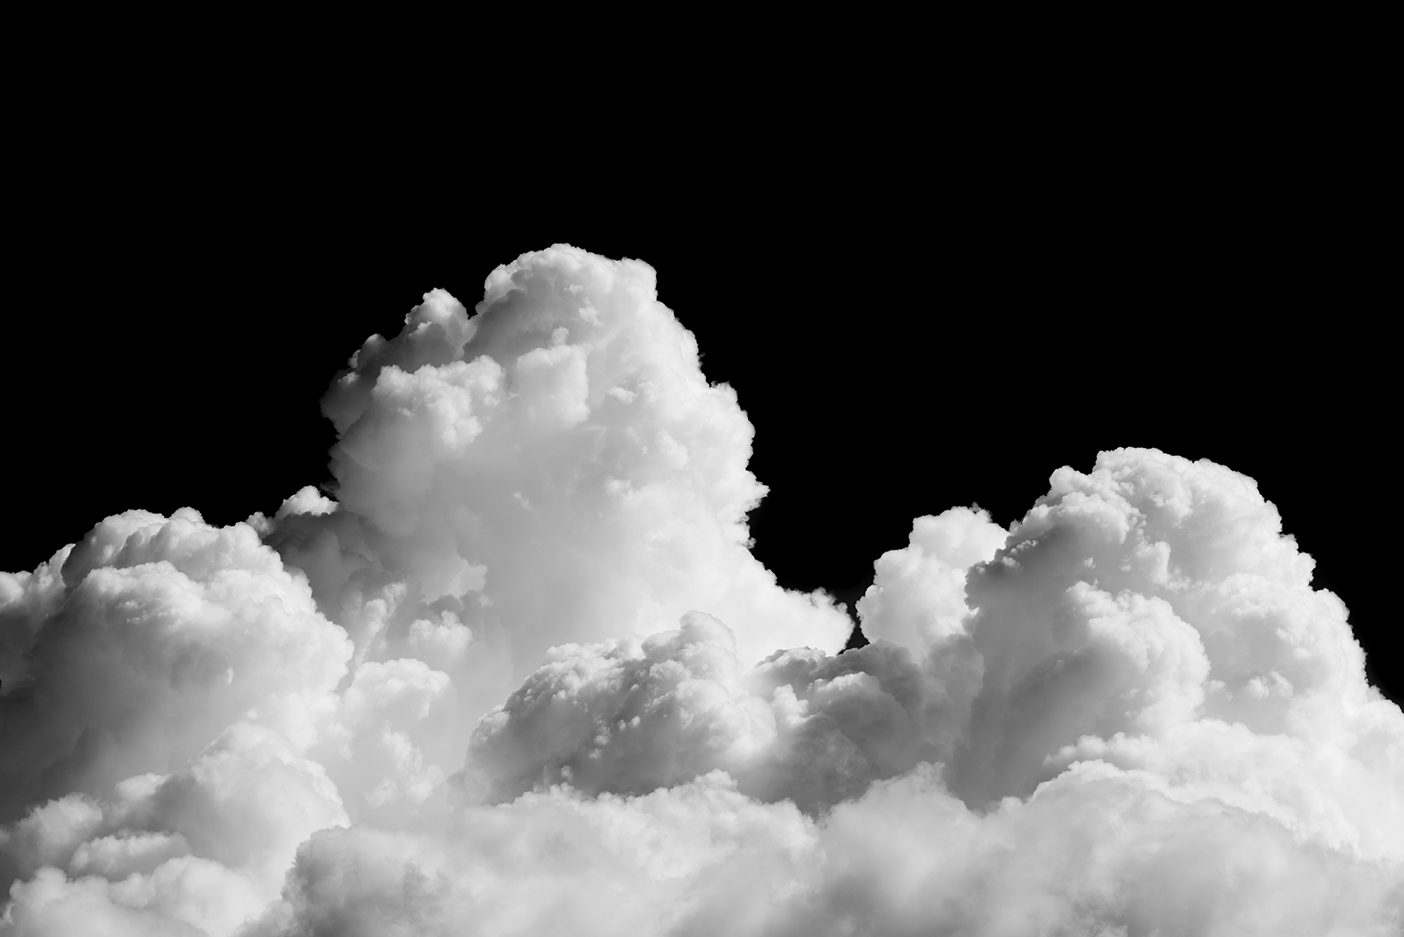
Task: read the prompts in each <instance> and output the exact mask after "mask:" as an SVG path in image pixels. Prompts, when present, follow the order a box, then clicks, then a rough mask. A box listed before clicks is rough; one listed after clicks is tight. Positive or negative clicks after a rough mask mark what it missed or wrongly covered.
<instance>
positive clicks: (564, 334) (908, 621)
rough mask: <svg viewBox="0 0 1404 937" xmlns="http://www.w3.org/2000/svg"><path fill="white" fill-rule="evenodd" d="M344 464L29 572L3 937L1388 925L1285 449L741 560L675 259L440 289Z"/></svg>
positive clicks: (735, 506) (6, 693)
mask: <svg viewBox="0 0 1404 937" xmlns="http://www.w3.org/2000/svg"><path fill="white" fill-rule="evenodd" d="M323 409H324V412H325V413H326V415H327V416H328V418H329V419H330V420H331V421H332V422H333V424H334V426H335V428H336V430H337V433H338V442H337V444H336V447H335V449H334V450H333V453H332V472H333V476H334V484H333V486H332V487H331V489H330V494H331V496H330V497H329V496H328V495H327V494H323V493H321V492H319V491H317V490H316V489H315V488H310V487H308V488H304V489H302V490H300V491H298V492H296V493H295V494H293V495H292V496H290V497H289V498H288V499H287V500H286V501H285V502H284V503H283V504H282V505H281V506H280V507H278V508H277V510H276V511H274V512H273V513H272V514H271V515H264V514H255V515H253V516H251V517H250V518H249V520H248V521H247V522H245V523H241V524H234V525H232V526H229V527H224V528H219V527H214V526H211V525H209V524H206V523H205V522H204V520H203V519H202V518H201V517H200V515H199V514H198V513H197V512H195V511H193V510H190V509H185V510H182V511H178V512H176V513H175V514H174V515H172V516H171V517H162V516H159V515H154V514H150V513H147V512H142V511H131V512H128V513H126V514H121V515H117V516H115V517H111V518H108V519H106V520H104V521H103V522H101V523H100V524H98V525H97V526H96V527H95V528H94V529H93V530H92V531H91V532H90V533H89V535H88V536H87V537H86V538H85V539H84V540H83V541H82V542H81V543H78V544H75V545H71V546H69V547H65V548H64V549H63V550H61V551H59V552H58V553H57V554H55V555H54V556H53V557H52V558H51V559H50V560H49V561H48V562H46V563H43V564H41V565H40V566H39V567H38V568H37V569H35V570H34V571H33V572H30V573H18V574H6V575H3V576H0V679H3V685H0V716H3V721H0V752H3V761H0V879H3V882H4V883H5V884H6V885H7V887H8V895H9V897H8V902H7V904H6V905H5V908H4V912H3V917H0V935H6V937H8V935H16V937H18V935H58V934H64V935H68V934H75V933H83V934H117V935H124V934H163V935H164V934H172V935H184V937H190V935H193V937H201V935H205V937H215V935H219V937H312V935H316V937H330V935H337V937H348V935H349V937H354V935H360V934H364V935H377V937H379V935H398V934H403V935H436V934H444V935H448V934H454V935H459V934H493V935H528V934H543V933H564V932H569V933H578V934H601V935H605V934H621V933H630V934H658V935H665V934H666V935H698V937H700V935H710V934H718V933H725V934H734V935H774V937H780V935H800V934H805V935H810V934H814V935H829V934H832V935H855V934H891V935H906V934H912V935H916V934H931V933H940V934H973V935H989V937H1002V935H1009V937H1014V935H1028V934H1060V935H1061V934H1067V935H1074V934H1077V935H1082V934H1098V935H1128V937H1129V935H1133V934H1154V933H1161V934H1214V935H1220V934H1222V935H1229V934H1232V935H1253V934H1264V935H1266V934H1272V935H1280V934H1303V935H1307V934H1312V935H1315V934H1322V935H1325V934H1331V935H1380V937H1385V935H1397V934H1399V933H1401V931H1402V930H1404V714H1401V712H1400V710H1399V708H1398V707H1397V706H1395V705H1394V704H1393V703H1391V702H1389V701H1388V700H1386V699H1384V698H1383V697H1382V696H1381V695H1380V694H1379V693H1378V692H1377V691H1376V690H1374V689H1373V688H1372V687H1370V686H1369V684H1368V682H1367V680H1366V678H1365V671H1364V657H1363V654H1362V652H1361V649H1360V647H1359V645H1358V644H1357V643H1356V641H1355V640H1354V638H1353V636H1352V634H1351V630H1350V626H1349V624H1348V620H1347V615H1346V608H1345V605H1344V604H1343V603H1342V602H1341V600H1340V599H1339V598H1338V597H1336V596H1334V595H1332V594H1330V593H1329V592H1325V591H1322V590H1317V589H1314V588H1313V587H1312V584H1311V576H1312V567H1313V563H1312V560H1311V558H1310V556H1309V555H1307V554H1306V553H1303V552H1302V551H1301V550H1300V549H1299V548H1298V546H1297V544H1296V543H1295V541H1294V540H1293V539H1292V538H1291V537H1290V536H1287V535H1285V534H1284V533H1283V528H1282V523H1281V519H1280V518H1279V516H1278V514H1277V511H1276V509H1275V508H1274V506H1273V505H1272V504H1271V503H1269V502H1267V501H1266V500H1264V499H1263V498H1262V496H1261V494H1260V493H1259V491H1258V489H1257V486H1256V484H1255V483H1254V482H1253V481H1252V480H1251V479H1248V478H1245V477H1244V476H1242V475H1239V474H1236V473H1234V472H1233V471H1231V470H1230V469H1228V468H1225V467H1222V466H1218V465H1215V464H1212V463H1209V462H1204V461H1201V462H1190V461H1187V460H1184V459H1180V458H1177V457H1174V456H1171V455H1167V454H1164V453H1161V452H1158V451H1155V450H1141V449H1137V450H1129V449H1125V450H1115V451H1111V452H1105V453H1102V454H1101V455H1100V456H1098V457H1097V460H1096V463H1095V465H1093V466H1092V468H1091V470H1090V471H1087V472H1079V471H1075V470H1074V469H1071V468H1065V469H1060V470H1059V471H1058V472H1056V473H1054V475H1053V477H1052V478H1051V480H1050V488H1049V491H1048V493H1047V494H1046V495H1045V496H1044V497H1042V498H1040V499H1039V500H1038V502H1037V503H1035V504H1034V505H1033V507H1032V508H1031V509H1030V510H1029V511H1028V512H1027V514H1026V515H1025V516H1024V517H1023V518H1022V519H1020V520H1018V521H1017V522H1016V523H1014V524H1012V525H1011V526H1010V527H1007V528H1006V527H1002V526H1000V525H999V524H998V523H996V522H995V521H994V520H993V519H992V518H991V517H990V516H989V515H988V514H987V513H985V512H983V511H981V510H979V509H978V508H974V507H955V508H952V509H951V510H948V511H946V512H944V513H942V514H940V515H937V516H933V517H922V518H917V519H916V520H915V521H914V522H913V527H912V532H911V536H910V539H909V542H908V544H907V545H906V546H904V547H901V548H899V549H895V550H893V551H891V552H888V553H886V554H884V555H882V556H881V557H878V558H876V562H875V570H874V580H873V584H872V586H871V587H870V588H869V589H868V591H867V593H866V594H865V595H864V596H863V597H862V599H861V600H860V601H859V602H858V604H857V614H858V617H859V619H860V620H861V623H862V626H863V629H864V631H865V633H866V634H867V635H868V636H869V637H870V638H871V639H872V643H871V644H869V645H868V646H866V647H863V648H860V649H857V650H851V651H847V652H844V653H841V654H840V653H837V649H838V648H839V647H840V646H841V645H842V643H843V640H844V638H845V637H846V635H847V632H848V629H849V627H850V624H851V623H850V622H849V620H848V619H847V617H846V615H845V614H844V613H843V612H842V611H841V610H839V609H838V608H837V607H835V605H834V603H833V602H832V601H831V600H830V599H829V598H828V597H827V596H825V595H824V594H822V593H814V594H800V593H796V592H793V591H789V590H786V589H784V588H782V587H781V586H780V585H779V584H777V583H776V581H775V578H774V576H773V575H772V574H771V573H770V572H769V571H767V570H766V569H765V568H764V567H763V566H762V565H761V564H760V563H759V562H758V561H757V560H756V559H755V558H754V556H752V554H751V552H750V549H749V534H748V531H747V526H746V516H747V513H748V511H749V510H750V509H751V508H752V507H754V506H755V504H756V503H757V502H758V501H759V500H760V499H761V497H762V496H763V495H764V493H765V489H764V487H763V486H762V485H761V484H760V483H759V482H758V481H757V480H756V478H755V477H754V476H752V475H751V473H750V472H749V470H748V469H747V467H746V466H747V462H748V460H749V456H750V447H751V437H752V428H751V426H750V423H749V421H748V420H747V419H746V416H745V414H744V412H743V411H742V410H741V409H740V407H739V405H738V401H737V400H736V396H735V394H734V393H733V392H732V391H731V390H730V389H729V388H727V387H725V386H721V385H713V384H710V383H709V382H708V381H707V380H706V378H705V376H704V375H703V373H702V371H701V368H700V366H699V359H698V350H697V347H696V344H695V342H694V340H693V338H692V336H691V334H690V333H688V332H687V331H686V329H684V328H683V327H682V326H681V325H680V324H679V322H678V320H677V319H676V318H675V317H674V316H673V314H672V313H671V312H670V311H669V310H668V309H667V308H666V307H665V306H663V305H662V304H661V303H659V301H658V298H657V296H656V291H655V280H654V274H653V271H652V270H651V269H650V268H649V267H647V266H646V265H645V264H642V263H639V262H636V261H623V262H614V261H609V260H606V259H604V258H600V257H597V256H594V255H591V254H587V253H585V252H583V251H579V250H576V249H574V248H569V247H565V246H557V247H554V248H551V249H549V250H547V251H542V252H538V253H535V254H528V255H525V256H523V257H521V258H519V259H518V260H517V261H515V262H514V263H512V264H509V265H507V266H505V267H502V268H499V269H498V270H497V271H494V273H493V274H492V275H491V276H490V277H489V278H488V281H487V284H486V288H485V294H484V297H483V300H482V302H480V303H478V304H477V306H476V307H475V309H474V310H473V311H472V312H471V313H470V311H469V310H468V309H467V308H466V307H464V306H463V305H462V304H461V303H459V302H458V301H457V300H456V299H455V298H453V297H452V296H449V295H448V294H447V293H444V292H442V291H435V292H432V293H430V294H428V295H426V296H425V300H424V302H423V304H421V305H419V306H417V307H415V308H414V309H413V310H412V311H411V312H410V314H409V315H408V316H407V317H406V319H405V325H404V328H403V330H402V331H401V332H400V333H399V334H398V335H396V336H394V337H393V338H389V339H386V338H381V337H379V336H376V337H373V338H372V339H370V340H368V341H367V342H366V343H365V345H364V346H363V347H362V348H361V349H360V350H359V351H358V352H357V353H356V354H355V356H353V358H352V359H351V362H350V367H349V369H348V371H347V372H346V373H345V374H344V375H343V376H341V377H340V378H338V379H337V380H336V381H335V383H334V384H333V385H332V387H331V389H330V390H329V391H328V393H327V396H326V398H325V399H324V401H323Z"/></svg>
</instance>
